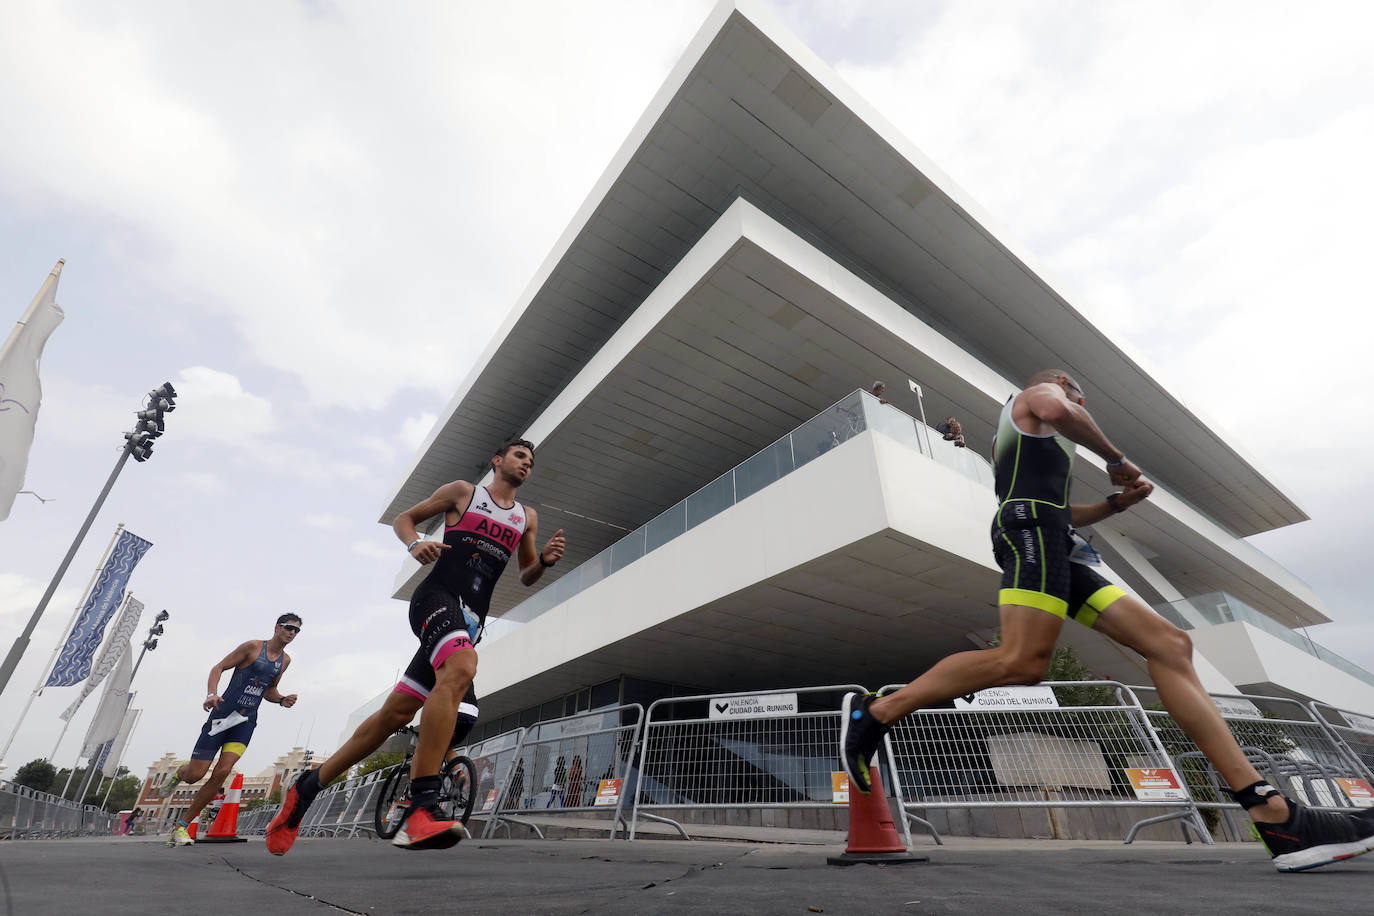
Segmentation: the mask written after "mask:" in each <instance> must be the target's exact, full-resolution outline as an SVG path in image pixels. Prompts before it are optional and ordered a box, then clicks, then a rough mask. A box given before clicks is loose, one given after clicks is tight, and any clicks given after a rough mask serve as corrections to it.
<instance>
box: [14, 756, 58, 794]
mask: <svg viewBox="0 0 1374 916" xmlns="http://www.w3.org/2000/svg"><path fill="white" fill-rule="evenodd" d="M56 778H57V769H56V768H55V767H54V766H53V765H52V764H51V763H48V761H46V760H44V759H42V758H41V757H40V758H38V759H37V760H30V761H29V762H28V763H26V764H24V765H23V766H22V767H20V768H19V771H18V772H17V773H15V774H14V782H15V783H16V784H17V785H21V786H28V787H29V788H30V789H33V790H34V791H35V792H48V791H50V790H51V789H52V784H53V781H54V780H56Z"/></svg>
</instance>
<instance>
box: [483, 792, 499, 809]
mask: <svg viewBox="0 0 1374 916" xmlns="http://www.w3.org/2000/svg"><path fill="white" fill-rule="evenodd" d="M495 807H496V790H495V789H492V790H491V791H490V792H488V793H487V797H486V798H485V799H483V800H482V813H483V814H486V813H487V812H488V811H490V810H491V809H492V808H495Z"/></svg>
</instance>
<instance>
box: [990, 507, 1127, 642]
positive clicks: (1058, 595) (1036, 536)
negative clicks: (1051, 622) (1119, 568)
mask: <svg viewBox="0 0 1374 916" xmlns="http://www.w3.org/2000/svg"><path fill="white" fill-rule="evenodd" d="M992 552H993V556H995V557H996V558H997V565H998V566H1001V567H1002V589H1001V591H1000V592H998V594H997V603H998V604H999V605H1000V604H1018V605H1021V606H1023V607H1033V608H1039V609H1040V610H1042V611H1047V612H1049V613H1051V614H1053V615H1054V616H1056V617H1059V618H1061V619H1063V618H1066V617H1067V618H1072V619H1073V620H1076V621H1078V622H1079V623H1081V624H1083V625H1084V626H1085V627H1090V626H1092V625H1093V624H1094V623H1096V622H1097V618H1098V615H1100V614H1101V613H1102V612H1103V611H1105V610H1106V609H1107V607H1108V606H1109V605H1110V604H1111V603H1112V602H1113V601H1115V600H1116V599H1118V598H1120V597H1122V596H1124V595H1125V594H1126V593H1125V592H1124V591H1122V590H1121V589H1120V588H1118V587H1117V586H1115V585H1112V584H1111V583H1110V582H1108V581H1107V580H1106V579H1104V578H1102V576H1101V575H1099V574H1098V572H1097V570H1095V569H1093V568H1092V567H1091V566H1085V565H1084V564H1082V563H1074V562H1072V561H1070V560H1069V554H1070V553H1072V552H1073V536H1072V535H1071V534H1070V533H1069V529H1068V528H1058V527H1037V528H1008V527H1003V526H1001V525H998V524H996V523H995V522H994V524H993V526H992Z"/></svg>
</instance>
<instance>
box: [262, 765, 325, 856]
mask: <svg viewBox="0 0 1374 916" xmlns="http://www.w3.org/2000/svg"><path fill="white" fill-rule="evenodd" d="M314 774H315V771H314V770H308V771H306V772H305V773H304V774H302V775H301V776H300V777H299V778H298V779H297V780H296V781H295V782H294V783H292V784H291V788H290V789H288V790H287V792H286V799H285V800H284V801H283V802H282V803H281V810H280V811H278V812H277V816H276V817H274V818H272V823H270V824H268V825H267V851H268V852H270V853H272V855H274V856H284V855H286V853H287V852H288V851H289V850H290V849H291V846H292V844H293V843H295V842H296V834H298V833H300V832H301V819H302V818H303V817H305V810H306V809H307V808H309V807H310V803H311V802H312V801H314V800H315V795H314V794H313V793H312V794H310V795H308V796H307V795H305V794H304V793H302V792H301V790H300V785H301V783H303V782H305V780H306V779H307V777H308V778H310V779H311V781H312V782H315V783H316V784H318V782H319V779H318V777H316V776H315V775H314Z"/></svg>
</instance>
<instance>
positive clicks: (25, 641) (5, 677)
mask: <svg viewBox="0 0 1374 916" xmlns="http://www.w3.org/2000/svg"><path fill="white" fill-rule="evenodd" d="M128 458H129V447H128V446H127V445H126V446H125V447H124V454H123V455H122V456H120V459H119V463H118V464H116V465H115V469H114V473H113V474H111V475H110V479H109V480H108V481H106V483H105V489H104V490H102V491H101V493H100V497H99V498H98V499H97V500H96V501H95V505H94V506H92V507H91V512H90V514H89V515H87V516H86V523H85V524H84V525H82V526H81V531H80V532H78V533H77V535H76V540H75V541H73V542H72V546H71V548H70V549H68V551H67V555H66V556H65V557H63V559H62V564H61V565H60V566H58V567H57V572H56V573H55V574H54V575H53V577H52V581H51V582H49V583H48V590H47V591H46V592H44V593H43V597H42V599H41V600H40V601H39V602H38V607H37V608H35V609H34V612H33V616H31V617H30V618H29V623H28V626H26V627H25V628H24V632H23V633H20V634H19V637H18V638H17V639H15V641H14V646H13V647H11V649H10V654H9V657H7V658H6V659H5V665H4V668H3V669H0V694H3V693H4V691H5V685H6V684H8V683H9V679H10V675H12V674H14V669H15V668H17V667H19V658H20V656H22V655H23V654H24V651H25V650H26V649H27V648H28V645H29V636H30V635H32V633H33V630H34V627H35V626H37V625H38V618H39V617H41V616H43V611H44V610H46V609H47V607H48V602H49V601H50V600H52V596H53V592H55V591H57V583H58V582H60V581H61V580H62V575H63V574H64V573H65V572H66V571H67V567H68V566H70V565H71V562H72V557H74V556H75V555H76V549H77V548H78V547H80V546H81V541H82V540H83V539H84V538H85V537H86V532H87V531H89V530H90V527H91V524H92V523H93V522H94V521H95V515H96V513H97V512H98V511H100V505H101V503H103V502H104V501H105V497H106V496H107V495H109V492H110V487H111V486H113V485H114V480H115V477H117V476H118V475H119V471H120V469H121V468H122V467H123V466H124V462H125V461H126V460H128ZM123 530H124V523H123V522H120V523H119V524H118V525H116V526H115V533H114V536H113V537H111V538H110V543H109V545H108V546H106V548H105V553H104V554H103V555H102V556H101V558H100V562H99V563H98V564H97V565H96V567H95V571H94V572H92V573H91V581H90V582H89V583H88V584H87V585H86V594H85V595H83V596H82V598H81V600H80V601H78V602H77V604H76V607H75V608H74V609H73V610H72V619H71V620H70V621H69V622H68V623H67V631H66V633H65V634H64V635H63V636H62V638H61V639H59V640H58V641H57V645H56V646H55V647H54V648H53V650H52V657H51V658H49V659H48V663H47V665H45V666H44V667H43V668H42V670H40V671H39V672H38V684H37V685H36V686H35V687H34V688H33V693H30V694H29V699H28V701H27V702H25V703H24V711H23V712H21V713H19V720H18V721H17V722H15V723H14V731H12V732H10V737H9V740H8V741H6V742H5V747H4V750H0V764H2V763H4V762H5V755H6V754H8V753H9V752H10V745H12V744H14V736H15V735H17V734H19V726H20V725H22V724H23V722H24V717H25V716H27V715H28V714H29V707H31V706H33V701H34V699H35V698H36V697H37V696H38V695H39V694H40V693H42V692H43V682H44V681H45V680H47V678H48V671H49V669H51V668H52V666H53V663H54V662H56V661H57V656H58V654H59V653H60V652H61V651H62V647H63V646H64V645H65V644H66V642H67V639H68V638H69V637H70V636H71V630H72V627H74V626H75V625H76V618H77V617H78V615H80V613H81V609H82V608H83V607H84V606H85V604H86V600H87V599H88V598H89V597H90V594H91V589H92V588H94V587H95V580H96V577H97V576H99V575H100V571H101V570H102V569H104V568H105V561H106V560H108V559H109V557H110V551H112V550H114V545H115V542H116V541H118V540H119V533H120V532H121V531H123ZM63 733H64V734H65V733H66V729H63ZM57 740H58V741H59V743H60V742H61V740H62V739H61V738H59V739H57ZM53 753H54V754H56V753H57V749H56V748H54V749H53ZM49 759H50V760H51V759H52V758H49Z"/></svg>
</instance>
